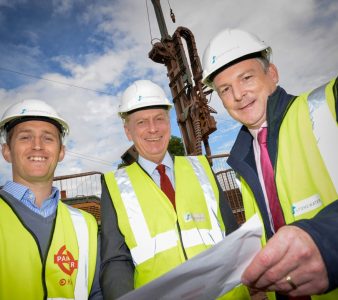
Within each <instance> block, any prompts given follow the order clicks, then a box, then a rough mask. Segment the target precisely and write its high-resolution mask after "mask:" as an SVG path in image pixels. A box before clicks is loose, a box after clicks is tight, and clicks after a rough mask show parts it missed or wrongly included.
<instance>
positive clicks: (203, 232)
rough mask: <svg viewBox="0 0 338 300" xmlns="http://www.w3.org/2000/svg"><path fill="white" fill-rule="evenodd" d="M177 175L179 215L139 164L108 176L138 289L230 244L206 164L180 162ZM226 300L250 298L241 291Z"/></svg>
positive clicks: (199, 160) (183, 159)
mask: <svg viewBox="0 0 338 300" xmlns="http://www.w3.org/2000/svg"><path fill="white" fill-rule="evenodd" d="M174 174H175V183H176V188H175V199H176V212H175V210H174V208H173V206H172V204H171V203H170V200H169V199H168V198H167V196H166V195H165V194H164V193H163V192H162V190H161V189H160V188H159V187H158V186H157V185H156V184H155V183H154V181H153V180H152V179H151V178H150V177H149V176H148V175H147V174H146V173H145V172H144V171H143V170H142V169H141V168H140V167H139V165H138V164H137V163H134V164H132V165H130V166H127V167H126V168H124V169H120V170H117V171H116V172H115V174H114V173H113V172H110V173H107V174H105V182H106V184H107V187H108V190H109V193H110V195H111V198H112V201H113V204H114V207H115V210H116V213H117V219H118V225H119V228H120V230H121V232H122V234H123V235H124V237H125V240H126V244H127V245H128V248H129V249H130V252H131V254H132V257H133V261H134V265H135V274H134V286H135V288H137V287H140V286H142V285H144V284H146V283H148V282H149V281H151V280H154V279H156V278H158V277H160V276H161V275H163V274H165V273H167V272H168V271H170V270H172V269H173V268H175V267H176V266H178V265H180V264H182V263H183V262H184V261H185V260H186V259H189V258H191V257H193V256H194V255H196V254H198V253H200V252H202V251H203V250H205V249H208V248H209V247H211V246H213V245H214V244H216V243H218V242H219V241H221V240H222V239H223V238H224V235H225V228H224V224H223V220H222V217H221V213H220V210H219V194H218V193H219V191H218V188H217V184H216V182H215V178H214V176H213V173H212V171H211V168H210V165H209V163H208V161H207V160H206V158H205V157H204V156H190V157H189V156H188V157H180V156H176V157H175V163H174ZM185 256H186V257H185ZM222 299H238V300H244V299H245V300H247V299H250V297H249V294H248V290H247V289H246V288H245V287H243V286H239V287H237V288H235V289H234V290H232V291H230V292H229V293H227V294H226V295H225V296H223V297H222Z"/></svg>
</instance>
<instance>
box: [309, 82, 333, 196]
mask: <svg viewBox="0 0 338 300" xmlns="http://www.w3.org/2000/svg"><path fill="white" fill-rule="evenodd" d="M325 89H326V84H325V85H322V86H320V87H319V88H317V89H315V90H314V91H312V92H311V93H310V94H309V96H308V105H309V111H310V118H311V121H312V129H313V133H314V135H315V137H316V140H317V145H318V148H319V150H320V153H321V155H322V157H323V160H324V163H325V166H326V168H327V170H328V172H329V174H330V177H331V179H332V181H333V184H334V186H335V188H336V192H337V193H338V168H337V164H336V163H334V162H337V155H338V142H336V143H332V141H338V127H337V124H336V122H335V120H334V118H333V116H332V114H331V112H330V109H329V106H328V104H327V101H326V95H325Z"/></svg>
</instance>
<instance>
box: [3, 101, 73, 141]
mask: <svg viewBox="0 0 338 300" xmlns="http://www.w3.org/2000/svg"><path fill="white" fill-rule="evenodd" d="M30 118H31V119H32V120H33V119H35V118H36V119H39V118H41V119H46V120H48V119H49V121H51V122H52V123H53V124H54V125H55V126H57V127H58V128H59V130H60V131H61V134H62V137H65V136H66V135H68V134H69V126H68V124H67V123H66V121H65V120H64V119H62V118H61V117H60V116H59V115H58V113H57V112H56V111H55V110H54V108H53V107H51V106H50V105H48V104H47V103H46V102H44V101H41V100H35V99H28V100H23V101H20V102H17V103H15V104H13V105H11V106H10V107H9V108H7V110H6V111H5V112H4V114H3V115H2V118H1V121H0V135H1V139H2V140H1V143H5V140H6V134H7V132H8V131H9V129H10V128H12V127H13V126H11V124H18V123H19V122H20V121H21V120H22V121H24V120H26V119H30ZM12 122H13V123H12ZM14 126H15V125H14Z"/></svg>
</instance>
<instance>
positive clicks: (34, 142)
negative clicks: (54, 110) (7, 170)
mask: <svg viewBox="0 0 338 300" xmlns="http://www.w3.org/2000/svg"><path fill="white" fill-rule="evenodd" d="M12 130H13V132H12V136H11V139H10V144H9V145H7V144H4V145H3V147H2V154H3V156H4V158H5V160H6V161H8V162H9V163H12V172H13V181H15V182H17V183H20V184H23V185H25V186H30V185H31V184H33V183H37V182H43V183H51V182H52V181H53V177H54V171H55V168H56V165H57V163H58V162H59V161H61V160H62V159H63V158H64V154H65V150H64V146H63V145H62V144H61V140H60V134H59V130H58V129H57V128H56V126H54V125H53V124H51V123H48V122H45V121H26V122H22V123H19V124H18V125H16V126H15V127H14V128H13V129H12Z"/></svg>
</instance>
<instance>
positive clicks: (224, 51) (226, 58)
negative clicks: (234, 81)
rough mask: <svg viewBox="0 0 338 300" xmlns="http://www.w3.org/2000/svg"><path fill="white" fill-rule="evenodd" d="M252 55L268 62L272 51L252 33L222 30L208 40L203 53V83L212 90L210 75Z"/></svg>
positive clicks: (238, 30)
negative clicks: (259, 56)
mask: <svg viewBox="0 0 338 300" xmlns="http://www.w3.org/2000/svg"><path fill="white" fill-rule="evenodd" d="M254 53H260V55H261V56H263V57H265V58H266V59H267V60H268V61H270V55H271V53H272V50H271V48H270V47H269V46H267V45H266V44H265V43H264V42H263V41H262V40H260V39H259V38H258V37H257V36H255V35H254V34H252V33H249V32H246V31H243V30H240V29H230V28H227V29H224V30H223V31H221V32H219V33H218V34H217V35H216V36H215V37H214V38H212V39H211V40H210V42H209V44H208V46H207V48H206V50H205V51H204V54H203V59H202V65H203V79H202V81H203V83H204V84H205V85H207V86H209V87H211V88H212V81H211V80H210V76H211V75H213V74H214V73H215V72H216V71H217V70H219V69H220V68H222V67H224V66H225V65H227V64H229V63H231V62H233V61H234V60H236V59H238V58H241V57H244V56H246V55H249V54H254Z"/></svg>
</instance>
